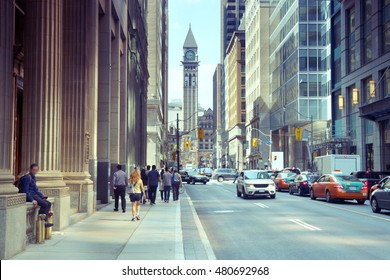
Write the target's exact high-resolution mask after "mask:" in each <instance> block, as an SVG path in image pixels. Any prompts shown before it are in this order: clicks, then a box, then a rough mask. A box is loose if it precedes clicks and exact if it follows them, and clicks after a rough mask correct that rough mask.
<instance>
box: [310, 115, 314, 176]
mask: <svg viewBox="0 0 390 280" xmlns="http://www.w3.org/2000/svg"><path fill="white" fill-rule="evenodd" d="M310 125H311V137H310V138H311V139H310V142H311V144H310V146H311V163H310V168H311V172H313V169H314V168H313V164H314V122H313V115H311V116H310Z"/></svg>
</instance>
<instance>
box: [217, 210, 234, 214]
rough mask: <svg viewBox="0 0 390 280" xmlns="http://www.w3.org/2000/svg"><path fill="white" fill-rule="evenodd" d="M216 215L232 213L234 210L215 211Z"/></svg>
mask: <svg viewBox="0 0 390 280" xmlns="http://www.w3.org/2000/svg"><path fill="white" fill-rule="evenodd" d="M214 213H216V214H224V213H234V210H215V211H214Z"/></svg>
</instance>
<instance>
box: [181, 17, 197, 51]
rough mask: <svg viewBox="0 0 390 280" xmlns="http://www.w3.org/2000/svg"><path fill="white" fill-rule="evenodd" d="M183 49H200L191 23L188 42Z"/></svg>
mask: <svg viewBox="0 0 390 280" xmlns="http://www.w3.org/2000/svg"><path fill="white" fill-rule="evenodd" d="M183 48H188V49H191V48H193V49H197V48H198V44H197V43H196V40H195V37H194V34H193V33H192V29H191V23H190V26H189V29H188V33H187V37H186V40H185V41H184V45H183Z"/></svg>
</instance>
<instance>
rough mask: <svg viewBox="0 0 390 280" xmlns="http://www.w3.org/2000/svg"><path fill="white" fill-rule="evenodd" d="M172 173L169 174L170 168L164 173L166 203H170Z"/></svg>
mask: <svg viewBox="0 0 390 280" xmlns="http://www.w3.org/2000/svg"><path fill="white" fill-rule="evenodd" d="M172 177H173V175H172V173H170V172H168V168H165V172H164V201H165V202H166V203H169V195H170V193H171V188H172Z"/></svg>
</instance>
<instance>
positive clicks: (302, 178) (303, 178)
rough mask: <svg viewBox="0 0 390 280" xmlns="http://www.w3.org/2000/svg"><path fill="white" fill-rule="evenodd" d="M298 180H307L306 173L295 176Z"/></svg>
mask: <svg viewBox="0 0 390 280" xmlns="http://www.w3.org/2000/svg"><path fill="white" fill-rule="evenodd" d="M296 179H297V180H298V181H307V177H306V175H298V176H297V178H296Z"/></svg>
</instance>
